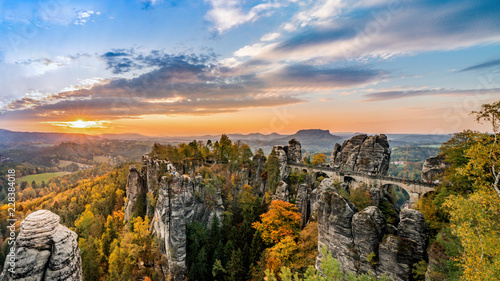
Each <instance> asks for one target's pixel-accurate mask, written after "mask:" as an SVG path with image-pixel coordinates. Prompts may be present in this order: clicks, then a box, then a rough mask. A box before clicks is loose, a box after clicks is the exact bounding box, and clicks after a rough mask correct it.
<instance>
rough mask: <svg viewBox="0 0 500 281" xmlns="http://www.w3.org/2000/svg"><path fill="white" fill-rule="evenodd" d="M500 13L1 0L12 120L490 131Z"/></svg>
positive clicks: (0, 121)
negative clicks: (484, 109)
mask: <svg viewBox="0 0 500 281" xmlns="http://www.w3.org/2000/svg"><path fill="white" fill-rule="evenodd" d="M499 26H500V5H498V1H496V0H495V1H469V0H464V1H459V0H454V1H446V0H435V1H417V0H411V1H399V0H353V1H351V0H318V1H308V0H306V1H301V0H274V1H251V0H247V1H235V0H204V1H202V0H200V1H195V0H185V1H180V0H179V1H176V0H174V1H167V0H130V1H103V0H100V1H95V0H90V1H88V0H86V1H69V0H47V1H45V0H36V1H14V0H3V1H2V0H0V128H3V129H9V130H14V131H45V132H68V133H88V134H100V133H140V134H144V135H151V136H153V135H159V136H186V135H203V134H221V133H244V134H247V133H254V132H260V133H265V134H269V133H273V132H276V133H281V134H290V133H294V132H296V131H297V130H300V129H315V128H319V129H325V130H330V132H332V133H334V132H365V133H370V134H375V133H425V134H442V133H454V132H459V131H462V130H464V129H475V130H480V131H486V130H488V128H489V127H488V126H487V125H486V124H478V123H477V122H476V121H475V120H474V117H473V116H471V115H470V112H471V111H475V110H479V109H480V106H481V105H482V104H485V103H491V102H494V101H497V100H500V45H499V44H500V28H499Z"/></svg>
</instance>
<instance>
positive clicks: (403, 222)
mask: <svg viewBox="0 0 500 281" xmlns="http://www.w3.org/2000/svg"><path fill="white" fill-rule="evenodd" d="M427 235H428V234H427V225H426V224H425V218H424V215H423V214H422V213H421V212H419V211H417V210H412V209H403V210H401V213H400V214H399V225H398V236H399V237H403V238H408V239H410V240H413V241H415V251H414V253H413V256H414V258H415V260H417V261H418V260H421V259H423V258H424V257H425V250H426V248H427V238H428V237H427Z"/></svg>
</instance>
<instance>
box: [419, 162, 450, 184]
mask: <svg viewBox="0 0 500 281" xmlns="http://www.w3.org/2000/svg"><path fill="white" fill-rule="evenodd" d="M448 166H449V164H447V163H446V162H445V157H444V156H443V155H438V156H433V157H429V158H427V159H425V161H424V165H423V166H422V180H424V181H429V182H430V181H438V182H439V180H440V178H441V177H442V176H443V174H444V170H445V169H446V168H448Z"/></svg>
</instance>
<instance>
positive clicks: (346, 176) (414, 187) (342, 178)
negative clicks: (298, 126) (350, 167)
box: [287, 163, 437, 206]
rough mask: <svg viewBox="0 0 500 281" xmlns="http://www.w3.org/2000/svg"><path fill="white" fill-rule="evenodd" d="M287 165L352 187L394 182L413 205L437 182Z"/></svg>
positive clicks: (374, 185) (434, 186)
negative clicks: (404, 192) (406, 194)
mask: <svg viewBox="0 0 500 281" xmlns="http://www.w3.org/2000/svg"><path fill="white" fill-rule="evenodd" d="M287 166H288V167H289V168H290V169H291V171H293V170H295V169H298V170H299V171H306V172H307V173H308V174H311V175H314V178H316V177H318V176H319V175H322V174H325V175H326V176H328V177H329V178H331V179H333V180H337V181H339V182H346V183H349V184H350V186H352V187H353V188H358V187H360V186H361V185H366V186H367V187H370V188H371V187H383V186H385V185H389V184H394V185H397V186H399V187H401V188H404V189H405V190H406V192H408V194H409V195H410V205H411V206H413V205H415V204H416V203H417V201H418V199H419V198H421V197H422V196H423V195H424V194H425V193H427V192H430V191H434V190H435V188H436V186H437V184H435V183H431V182H425V181H421V180H405V179H402V178H396V177H390V176H381V175H369V174H365V173H360V172H354V171H351V172H340V171H338V170H335V169H332V168H330V167H308V166H306V165H304V164H291V163H288V164H287Z"/></svg>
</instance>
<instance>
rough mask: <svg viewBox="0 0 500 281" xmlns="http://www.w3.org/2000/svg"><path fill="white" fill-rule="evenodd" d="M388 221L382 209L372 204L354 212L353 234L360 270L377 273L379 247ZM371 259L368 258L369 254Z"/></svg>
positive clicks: (361, 271)
mask: <svg viewBox="0 0 500 281" xmlns="http://www.w3.org/2000/svg"><path fill="white" fill-rule="evenodd" d="M385 228H386V221H385V217H384V215H383V214H382V212H380V210H379V209H378V208H377V207H375V206H370V207H367V208H366V209H364V210H363V211H361V212H358V213H356V214H354V216H353V218H352V234H353V237H354V245H355V247H354V248H355V250H356V252H357V254H358V256H359V262H360V267H359V270H358V272H360V273H368V272H371V273H372V274H374V275H376V274H377V273H376V269H375V268H376V264H377V260H378V257H377V256H376V255H377V253H378V247H379V244H380V241H381V240H382V237H383V236H384V234H385ZM370 255H372V257H370V260H368V256H370Z"/></svg>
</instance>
